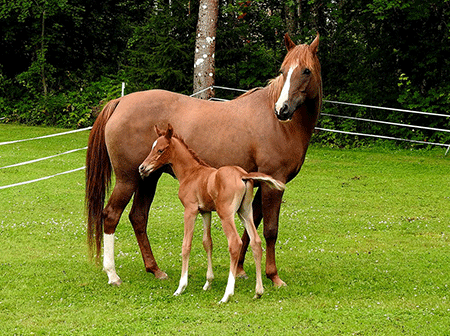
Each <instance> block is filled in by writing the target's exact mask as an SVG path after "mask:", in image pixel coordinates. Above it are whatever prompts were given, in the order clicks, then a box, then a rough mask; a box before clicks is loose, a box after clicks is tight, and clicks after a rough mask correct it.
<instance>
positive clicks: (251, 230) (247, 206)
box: [238, 181, 264, 298]
mask: <svg viewBox="0 0 450 336" xmlns="http://www.w3.org/2000/svg"><path fill="white" fill-rule="evenodd" d="M252 198H253V183H252V182H251V181H248V182H247V183H246V193H245V195H244V199H243V200H242V204H241V207H240V208H239V210H238V215H239V218H240V219H241V221H242V223H243V224H244V227H245V230H246V232H247V233H248V235H249V237H250V246H251V247H252V252H253V258H254V259H255V267H256V288H255V298H259V297H261V295H262V294H263V292H264V287H263V284H262V275H261V258H262V248H261V238H259V235H258V232H257V231H256V227H255V224H254V223H253V210H252Z"/></svg>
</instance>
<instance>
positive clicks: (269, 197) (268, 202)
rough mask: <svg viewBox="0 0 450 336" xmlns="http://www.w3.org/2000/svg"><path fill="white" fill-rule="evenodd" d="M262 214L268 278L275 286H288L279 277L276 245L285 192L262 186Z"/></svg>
mask: <svg viewBox="0 0 450 336" xmlns="http://www.w3.org/2000/svg"><path fill="white" fill-rule="evenodd" d="M261 196H262V213H263V218H264V238H265V239H266V276H267V277H268V278H269V279H270V280H272V282H273V284H274V286H278V287H280V286H286V283H285V282H284V281H283V280H281V279H280V277H279V276H278V270H277V265H276V262H275V244H276V242H277V237H278V220H279V216H280V207H281V200H282V198H283V191H279V190H274V189H270V188H269V187H267V186H265V185H262V186H261Z"/></svg>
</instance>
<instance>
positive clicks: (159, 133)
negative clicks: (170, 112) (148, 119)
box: [155, 125, 164, 137]
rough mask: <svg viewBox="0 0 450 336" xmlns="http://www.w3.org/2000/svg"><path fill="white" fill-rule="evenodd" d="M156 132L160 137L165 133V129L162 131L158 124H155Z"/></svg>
mask: <svg viewBox="0 0 450 336" xmlns="http://www.w3.org/2000/svg"><path fill="white" fill-rule="evenodd" d="M155 132H156V135H158V136H159V137H160V136H162V135H164V133H163V131H161V130H160V129H159V128H158V126H157V125H155Z"/></svg>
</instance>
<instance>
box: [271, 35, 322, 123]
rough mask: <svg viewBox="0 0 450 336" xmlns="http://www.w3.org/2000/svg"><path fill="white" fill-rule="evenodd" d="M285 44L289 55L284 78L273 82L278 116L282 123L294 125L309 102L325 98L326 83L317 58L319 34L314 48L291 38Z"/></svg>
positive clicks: (285, 40)
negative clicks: (298, 43)
mask: <svg viewBox="0 0 450 336" xmlns="http://www.w3.org/2000/svg"><path fill="white" fill-rule="evenodd" d="M284 42H285V45H286V48H287V50H288V53H287V55H286V57H285V59H284V61H283V64H282V65H281V75H280V76H278V77H277V78H275V79H274V80H273V84H274V86H276V87H277V89H276V90H275V92H276V95H277V96H276V97H277V98H278V100H277V101H276V103H275V114H276V116H277V118H278V119H279V120H281V121H290V120H291V119H292V116H293V115H294V112H295V111H296V110H297V109H298V108H299V107H300V106H301V105H302V104H304V103H305V101H306V100H308V99H315V98H317V97H318V95H321V85H322V79H321V75H320V63H319V59H318V57H317V51H318V48H319V34H317V37H316V38H315V39H314V41H313V42H312V43H311V45H307V44H301V45H296V44H295V43H294V42H292V40H291V38H290V37H289V35H288V34H286V35H285V36H284ZM275 99H276V98H275Z"/></svg>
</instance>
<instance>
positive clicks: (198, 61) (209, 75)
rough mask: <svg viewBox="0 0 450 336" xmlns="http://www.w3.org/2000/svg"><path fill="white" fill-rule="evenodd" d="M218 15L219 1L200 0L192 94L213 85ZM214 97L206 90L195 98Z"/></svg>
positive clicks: (210, 91)
mask: <svg viewBox="0 0 450 336" xmlns="http://www.w3.org/2000/svg"><path fill="white" fill-rule="evenodd" d="M218 15H219V0H200V6H199V10H198V22H197V33H196V39H195V56H194V92H198V91H200V90H203V89H206V88H208V87H210V86H212V85H214V77H215V68H214V66H215V61H214V59H215V50H216V30H217V20H218ZM212 96H214V91H213V89H208V90H206V91H204V92H202V93H200V94H199V95H197V96H196V97H197V98H201V99H209V98H211V97H212Z"/></svg>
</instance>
